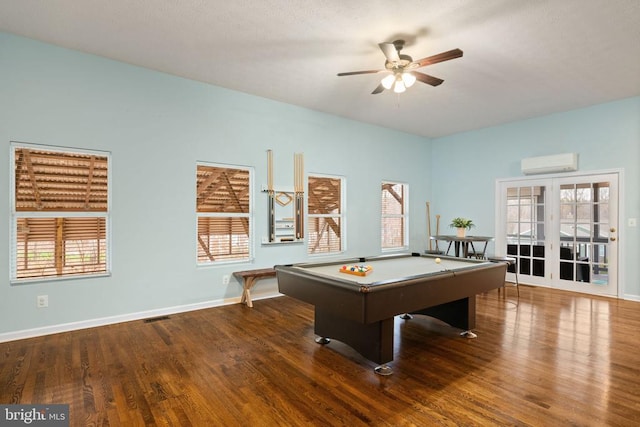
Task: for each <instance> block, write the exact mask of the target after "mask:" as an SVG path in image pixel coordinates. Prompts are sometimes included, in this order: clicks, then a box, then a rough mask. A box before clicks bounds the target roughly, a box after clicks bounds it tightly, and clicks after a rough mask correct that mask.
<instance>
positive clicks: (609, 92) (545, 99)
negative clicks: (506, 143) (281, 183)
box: [0, 0, 640, 137]
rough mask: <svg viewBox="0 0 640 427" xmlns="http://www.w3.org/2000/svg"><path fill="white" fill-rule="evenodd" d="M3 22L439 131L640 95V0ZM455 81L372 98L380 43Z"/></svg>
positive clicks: (298, 2)
mask: <svg viewBox="0 0 640 427" xmlns="http://www.w3.org/2000/svg"><path fill="white" fill-rule="evenodd" d="M0 30H2V31H5V32H8V33H14V34H18V35H22V36H26V37H30V38H33V39H37V40H42V41H45V42H48V43H52V44H55V45H59V46H64V47H68V48H71V49H76V50H79V51H83V52H89V53H93V54H96V55H100V56H104V57H107V58H112V59H115V60H118V61H123V62H127V63H130V64H135V65H139V66H142V67H147V68H151V69H154V70H159V71H163V72H166V73H170V74H174V75H177V76H182V77H186V78H189V79H193V80H198V81H202V82H207V83H211V84H213V85H217V86H222V87H226V88H230V89H234V90H238V91H241V92H246V93H249V94H253V95H257V96H262V97H265V98H270V99H274V100H278V101H282V102H286V103H290V104H294V105H299V106H302V107H306V108H310V109H313V110H317V111H323V112H327V113H331V114H335V115H338V116H343V117H348V118H350V119H354V120H359V121H362V122H368V123H373V124H377V125H381V126H385V127H389V128H394V129H399V130H403V131H405V132H408V133H412V134H417V135H422V136H427V137H438V136H443V135H450V134H453V133H457V132H463V131H467V130H473V129H479V128H483V127H487V126H492V125H496V124H500V123H506V122H511V121H515V120H520V119H525V118H530V117H536V116H541V115H545V114H550V113H554V112H558V111H566V110H571V109H575V108H580V107H585V106H588V105H593V104H598V103H602V102H608V101H612V100H616V99H621V98H627V97H631V96H636V95H640V0H382V1H380V0H315V1H312V0H306V1H305V0H224V1H223V0H180V1H176V0H0ZM398 38H403V39H405V40H406V41H407V45H406V47H405V49H404V50H403V53H404V54H408V55H411V56H412V57H413V58H414V59H419V58H423V57H426V56H431V55H434V54H437V53H440V52H443V51H447V50H451V49H454V48H459V49H461V50H463V51H464V56H463V57H462V58H458V59H454V60H451V61H448V62H443V63H440V64H435V65H431V66H428V67H425V68H422V69H420V71H423V72H425V73H427V74H430V75H433V76H437V77H440V78H442V79H444V80H445V82H444V83H443V84H442V85H440V86H438V87H431V86H428V85H425V84H421V83H419V82H418V83H416V85H415V86H413V87H412V88H410V89H409V90H408V91H407V92H405V93H404V94H401V95H397V94H395V93H393V92H392V91H385V92H383V93H381V94H378V95H371V94H370V93H371V91H372V90H373V89H374V88H375V87H376V86H377V85H378V83H379V80H380V78H381V77H382V76H380V75H378V74H368V75H358V76H347V77H337V76H336V73H339V72H344V71H354V70H369V69H378V68H384V55H383V54H382V52H381V51H380V49H379V48H378V43H380V42H390V41H393V40H395V39H398Z"/></svg>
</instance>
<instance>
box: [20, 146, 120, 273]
mask: <svg viewBox="0 0 640 427" xmlns="http://www.w3.org/2000/svg"><path fill="white" fill-rule="evenodd" d="M11 148H12V167H13V173H12V189H13V194H12V198H11V199H12V203H11V208H12V212H11V216H12V218H11V220H12V223H11V231H12V236H11V280H12V281H23V280H29V279H31V280H33V279H42V278H59V277H68V276H78V275H88V274H106V273H108V271H109V263H108V253H109V251H108V239H107V236H108V233H107V230H108V225H109V155H108V154H106V153H104V152H91V151H76V150H74V151H69V150H68V149H58V148H54V147H43V146H33V145H26V144H17V143H16V144H12V147H11Z"/></svg>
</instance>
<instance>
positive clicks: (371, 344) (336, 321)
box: [314, 307, 394, 375]
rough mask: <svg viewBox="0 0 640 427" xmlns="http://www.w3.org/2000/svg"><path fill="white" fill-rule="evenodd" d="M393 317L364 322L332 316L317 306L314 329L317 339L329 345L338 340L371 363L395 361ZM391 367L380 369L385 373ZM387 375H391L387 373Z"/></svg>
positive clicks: (381, 363)
mask: <svg viewBox="0 0 640 427" xmlns="http://www.w3.org/2000/svg"><path fill="white" fill-rule="evenodd" d="M393 322H394V318H393V317H391V318H389V319H384V320H381V321H378V322H373V323H361V322H357V321H355V320H349V319H344V318H340V317H337V316H334V315H332V314H331V313H329V312H327V311H325V310H323V309H322V308H319V307H316V309H315V325H314V332H315V334H316V335H318V336H319V338H317V339H316V342H317V343H319V344H327V343H328V342H329V341H330V338H331V339H336V340H338V341H342V342H343V343H345V344H347V345H348V346H349V347H351V348H353V349H354V350H355V351H357V352H358V353H360V354H361V355H362V356H364V357H365V358H367V359H368V360H371V361H372V362H375V363H378V364H380V365H384V364H386V363H388V362H391V361H392V360H393ZM389 369H390V368H388V367H387V368H385V369H381V370H382V371H383V372H384V371H388V370H389ZM387 375H388V374H387Z"/></svg>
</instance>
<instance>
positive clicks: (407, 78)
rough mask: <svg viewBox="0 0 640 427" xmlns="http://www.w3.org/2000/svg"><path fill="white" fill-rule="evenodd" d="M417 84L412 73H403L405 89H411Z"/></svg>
mask: <svg viewBox="0 0 640 427" xmlns="http://www.w3.org/2000/svg"><path fill="white" fill-rule="evenodd" d="M415 82H416V76H414V75H413V74H411V73H402V83H404V86H405V87H411V86H413V84H414V83H415Z"/></svg>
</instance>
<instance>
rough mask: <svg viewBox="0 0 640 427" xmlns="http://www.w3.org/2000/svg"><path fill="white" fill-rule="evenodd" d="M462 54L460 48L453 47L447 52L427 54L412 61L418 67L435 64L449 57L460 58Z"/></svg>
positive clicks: (447, 59)
mask: <svg viewBox="0 0 640 427" xmlns="http://www.w3.org/2000/svg"><path fill="white" fill-rule="evenodd" d="M461 56H462V51H461V50H460V49H453V50H450V51H447V52H442V53H439V54H437V55H433V56H427V57H426V58H422V59H419V60H417V61H413V62H414V63H415V64H418V67H425V66H427V65H431V64H437V63H438V62H444V61H449V60H450V59H456V58H460V57H461Z"/></svg>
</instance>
